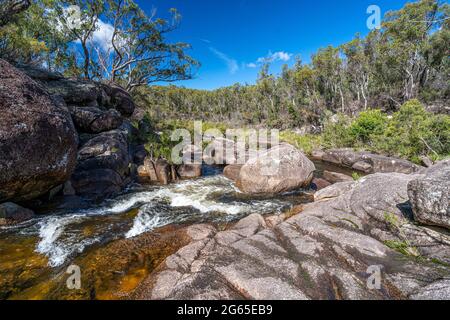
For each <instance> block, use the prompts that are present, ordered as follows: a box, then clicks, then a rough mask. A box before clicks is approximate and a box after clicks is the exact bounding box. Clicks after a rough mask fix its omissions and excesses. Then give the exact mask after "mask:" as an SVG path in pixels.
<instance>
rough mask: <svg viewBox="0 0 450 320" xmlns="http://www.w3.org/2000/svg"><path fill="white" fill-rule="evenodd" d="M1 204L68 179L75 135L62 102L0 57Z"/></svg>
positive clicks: (33, 195)
mask: <svg viewBox="0 0 450 320" xmlns="http://www.w3.org/2000/svg"><path fill="white" fill-rule="evenodd" d="M0 114H1V116H0V202H3V201H7V200H13V201H24V200H29V199H33V198H36V197H38V196H41V195H43V194H45V193H47V192H48V191H49V190H50V189H52V188H53V187H55V186H57V185H60V184H62V183H64V182H65V181H66V180H68V179H69V178H70V175H71V174H72V171H73V169H74V168H75V163H76V157H77V145H78V135H77V132H76V130H75V127H74V124H73V122H72V119H71V117H70V114H69V111H68V110H67V108H66V106H65V104H64V103H63V102H61V100H58V99H56V98H53V97H52V96H50V95H49V94H48V92H47V91H46V90H44V89H43V88H42V87H41V86H40V85H39V84H37V83H36V82H35V81H34V80H32V79H31V78H29V77H28V76H27V75H25V74H24V73H22V72H21V71H19V70H17V69H16V68H14V67H13V66H11V65H10V64H9V63H7V62H6V61H4V60H0Z"/></svg>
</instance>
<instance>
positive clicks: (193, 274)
mask: <svg viewBox="0 0 450 320" xmlns="http://www.w3.org/2000/svg"><path fill="white" fill-rule="evenodd" d="M418 177H420V176H418V175H405V174H400V173H394V174H375V175H370V176H367V177H364V178H362V179H360V180H359V181H357V182H343V183H342V185H340V186H339V188H336V186H338V185H333V186H331V187H330V188H334V189H335V191H332V192H327V189H328V188H326V189H323V190H322V192H323V193H322V194H323V195H324V198H323V199H322V200H321V201H320V202H315V203H312V204H309V205H306V206H304V207H303V209H302V211H301V212H300V213H299V214H296V215H294V216H292V215H290V216H291V217H290V218H288V219H287V220H285V221H284V222H283V221H282V219H280V221H278V222H277V221H276V220H274V219H271V220H270V223H268V221H266V220H265V219H264V218H263V217H261V216H260V215H257V214H255V215H251V216H249V217H247V218H244V219H243V220H241V221H240V222H239V223H237V224H236V225H235V226H234V227H232V228H231V229H228V230H226V231H218V230H216V229H215V228H213V227H211V226H209V225H195V226H192V227H189V229H190V230H191V232H190V234H191V242H190V244H189V245H187V246H185V247H183V248H181V249H180V250H179V251H178V252H177V253H175V254H174V255H172V256H170V257H168V258H167V259H165V261H164V263H163V264H162V265H161V266H160V267H159V268H158V270H157V271H155V272H154V273H152V274H151V275H150V276H149V277H148V278H147V279H146V280H145V281H143V282H142V283H141V285H140V286H139V287H138V289H137V290H136V291H135V292H134V294H132V295H131V298H137V299H202V300H203V299H339V300H341V299H350V300H353V299H358V300H360V299H449V298H450V292H449V290H448V283H447V280H445V279H447V278H448V277H449V276H450V267H449V265H448V264H449V263H450V236H449V235H448V234H445V233H439V232H437V231H435V230H433V229H430V228H427V227H420V226H417V225H415V224H414V223H413V221H412V220H411V216H410V208H409V207H408V205H407V203H408V194H407V185H408V183H409V182H410V181H412V180H414V179H416V178H418ZM326 194H328V195H326ZM325 195H326V196H325ZM374 270H375V271H374ZM377 270H378V272H379V273H378V274H379V276H380V277H379V280H380V282H379V287H378V286H377V284H376V281H375V282H374V281H373V279H374V272H376V271H377ZM374 286H375V287H374Z"/></svg>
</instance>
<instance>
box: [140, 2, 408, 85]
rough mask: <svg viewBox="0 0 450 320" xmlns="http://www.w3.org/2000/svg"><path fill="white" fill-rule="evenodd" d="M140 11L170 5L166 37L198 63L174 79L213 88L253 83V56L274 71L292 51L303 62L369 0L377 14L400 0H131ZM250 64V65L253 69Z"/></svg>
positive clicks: (351, 29) (340, 33) (358, 20)
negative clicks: (186, 47) (188, 74)
mask: <svg viewBox="0 0 450 320" xmlns="http://www.w3.org/2000/svg"><path fill="white" fill-rule="evenodd" d="M137 2H138V4H139V5H140V6H141V8H143V9H144V10H145V11H146V12H150V11H151V10H152V8H156V9H157V13H158V16H160V17H167V16H168V10H169V9H170V8H176V9H178V11H179V12H180V13H181V15H182V17H183V19H182V22H181V25H180V28H179V29H178V30H176V31H174V32H173V33H172V34H170V36H169V40H170V41H181V42H187V43H190V44H191V45H192V46H193V48H192V50H190V52H189V53H190V55H191V56H193V57H194V58H196V59H197V60H199V61H200V62H201V64H202V66H201V68H200V69H199V71H198V72H197V74H196V75H195V78H194V79H192V80H188V81H182V82H179V83H176V84H177V85H182V86H185V87H188V88H197V89H215V88H219V87H222V86H228V85H232V84H234V83H238V82H239V83H242V84H245V83H249V84H252V83H254V82H255V80H256V77H257V74H258V70H259V68H258V65H259V63H258V59H259V60H260V61H261V58H265V57H268V56H271V57H272V60H273V61H274V62H273V63H272V69H271V71H272V72H273V73H275V74H276V73H279V72H280V70H281V66H282V64H284V63H287V64H289V65H292V64H293V63H294V61H295V58H294V57H295V56H296V55H300V56H301V58H302V60H303V61H305V62H309V61H310V57H311V54H312V53H314V52H315V51H317V49H318V48H320V47H325V46H327V45H330V44H331V45H339V44H342V43H344V42H346V41H349V40H351V39H352V38H353V36H354V35H355V34H356V33H357V32H359V33H361V34H362V35H365V34H367V33H368V32H369V30H368V29H367V26H366V21H367V18H368V16H369V15H368V14H367V13H366V10H367V8H368V6H369V5H372V4H376V5H378V6H379V7H380V8H381V11H382V15H384V13H386V12H387V11H389V10H398V9H400V8H401V7H403V5H404V4H405V3H407V2H408V1H405V0H340V1H339V0H334V1H331V0H312V1H311V0H154V1H148V0H137ZM255 66H256V68H255Z"/></svg>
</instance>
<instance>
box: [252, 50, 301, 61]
mask: <svg viewBox="0 0 450 320" xmlns="http://www.w3.org/2000/svg"><path fill="white" fill-rule="evenodd" d="M292 56H293V54H292V53H288V52H284V51H277V52H274V53H271V52H269V54H268V55H267V56H265V57H261V58H258V60H256V62H257V63H264V62H275V61H284V62H287V61H289V60H291V58H292Z"/></svg>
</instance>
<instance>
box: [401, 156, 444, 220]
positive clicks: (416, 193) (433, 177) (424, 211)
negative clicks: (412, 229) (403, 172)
mask: <svg viewBox="0 0 450 320" xmlns="http://www.w3.org/2000/svg"><path fill="white" fill-rule="evenodd" d="M443 164H444V163H443ZM437 168H439V170H436V169H437ZM436 169H435V168H433V167H431V168H430V169H429V170H428V172H427V173H426V174H425V176H421V177H420V178H417V179H415V180H412V181H411V182H410V183H409V184H408V196H409V200H410V202H411V205H412V208H413V214H414V219H415V220H416V221H418V222H420V223H423V224H427V225H436V226H441V227H445V228H449V229H450V162H447V163H446V165H440V164H438V165H436Z"/></svg>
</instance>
